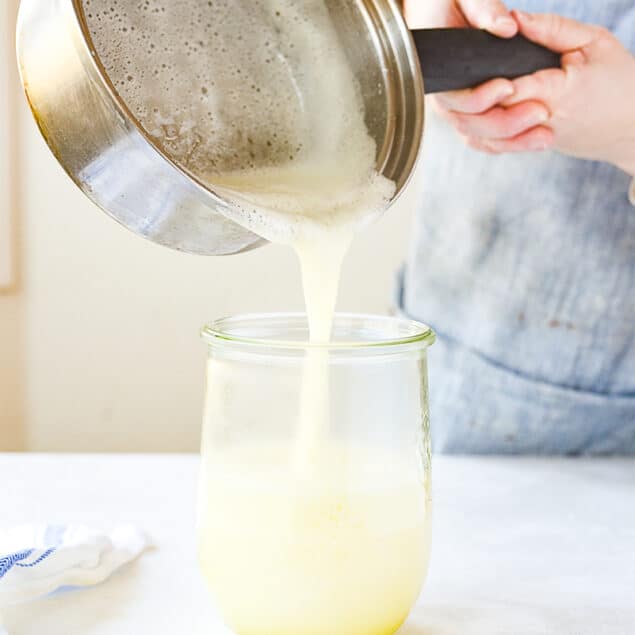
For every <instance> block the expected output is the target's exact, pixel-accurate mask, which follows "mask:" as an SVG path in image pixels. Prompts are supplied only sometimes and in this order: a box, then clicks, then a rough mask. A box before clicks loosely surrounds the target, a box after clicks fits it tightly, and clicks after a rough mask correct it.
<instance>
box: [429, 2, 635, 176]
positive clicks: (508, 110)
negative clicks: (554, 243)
mask: <svg viewBox="0 0 635 635" xmlns="http://www.w3.org/2000/svg"><path fill="white" fill-rule="evenodd" d="M512 15H513V16H514V18H515V20H516V21H517V23H518V25H519V30H520V32H521V33H522V34H523V35H525V37H527V38H529V39H530V40H533V41H535V42H537V43H539V44H541V45H543V46H546V47H548V48H551V49H552V50H555V51H558V52H560V53H563V58H562V68H561V69H552V70H547V71H540V72H538V73H535V74H534V75H529V76H526V77H522V78H519V79H517V80H515V81H514V82H511V83H510V84H509V85H505V84H503V83H500V82H502V81H504V80H494V82H488V83H487V84H483V85H482V86H479V87H477V88H476V89H473V90H465V91H456V92H452V93H446V94H444V95H440V96H439V97H438V99H437V104H438V106H439V108H440V110H441V113H442V115H443V116H444V117H445V118H446V119H448V120H449V121H450V122H451V123H452V124H453V125H454V126H455V128H457V130H458V131H459V133H460V134H461V135H462V136H463V137H464V138H465V140H466V142H467V143H469V145H471V146H472V147H474V148H476V149H479V150H483V151H485V152H490V153H495V154H497V153H503V152H527V151H539V150H547V149H549V148H554V149H556V150H559V151H560V152H563V153H565V154H569V155H571V156H575V157H579V158H585V159H592V160H597V161H605V162H608V163H612V164H614V165H616V166H618V167H620V168H621V169H623V170H624V171H626V172H628V173H630V174H632V175H634V176H635V108H634V107H633V103H635V57H633V55H632V54H631V53H630V52H629V51H628V50H627V49H626V48H625V47H624V46H622V44H621V43H620V42H619V40H617V38H615V37H614V36H613V35H612V34H611V33H610V32H609V31H607V30H606V29H603V28H600V27H596V26H590V25H585V24H582V23H580V22H576V21H573V20H568V19H565V18H562V17H559V16H555V15H529V14H525V13H520V12H513V14H512ZM504 91H509V94H508V95H507V96H502V95H501V93H502V92H504Z"/></svg>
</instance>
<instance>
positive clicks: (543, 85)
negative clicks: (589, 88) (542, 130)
mask: <svg viewBox="0 0 635 635" xmlns="http://www.w3.org/2000/svg"><path fill="white" fill-rule="evenodd" d="M566 82H567V74H566V72H565V71H564V70H562V69H561V68H553V69H549V70H546V71H538V72H537V73H534V74H533V75H525V76H524V77H519V78H518V79H515V80H514V81H513V87H514V93H513V95H511V96H510V97H508V98H507V99H505V100H504V101H503V102H502V103H503V106H513V105H515V104H520V103H522V102H524V101H542V102H543V103H546V104H548V103H554V102H555V103H557V101H558V99H559V98H560V95H561V94H562V93H563V92H564V90H565V89H566Z"/></svg>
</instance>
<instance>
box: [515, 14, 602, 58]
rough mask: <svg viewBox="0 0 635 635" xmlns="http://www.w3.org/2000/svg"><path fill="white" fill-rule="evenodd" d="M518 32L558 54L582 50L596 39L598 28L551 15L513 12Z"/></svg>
mask: <svg viewBox="0 0 635 635" xmlns="http://www.w3.org/2000/svg"><path fill="white" fill-rule="evenodd" d="M513 15H514V17H515V18H516V20H517V21H518V24H519V25H520V32H521V33H522V34H523V35H524V36H525V37H526V38H528V39H529V40H531V41H532V42H535V43H536V44H541V45H542V46H546V47H547V48H549V49H551V50H552V51H556V52H558V53H567V52H568V51H575V50H576V49H581V48H584V47H585V46H588V45H589V44H591V43H592V42H593V41H594V40H596V39H597V38H598V35H599V31H600V29H599V27H597V26H592V25H590V24H584V23H583V22H577V21H576V20H570V19H569V18H563V17H562V16H559V15H554V14H551V13H525V12H523V11H514V12H513Z"/></svg>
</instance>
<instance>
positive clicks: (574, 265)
mask: <svg viewBox="0 0 635 635" xmlns="http://www.w3.org/2000/svg"><path fill="white" fill-rule="evenodd" d="M514 5H515V6H516V8H519V9H524V10H527V11H541V12H542V11H545V12H554V13H559V14H561V15H567V16H570V17H572V18H575V19H578V20H582V21H585V22H591V23H595V24H601V25H604V26H606V27H608V28H609V29H611V30H612V31H613V33H614V34H615V35H616V36H617V37H618V38H619V39H620V40H621V41H622V43H623V44H624V45H626V46H627V47H628V48H629V49H630V50H631V51H632V52H634V53H635V4H634V3H633V0H604V1H601V2H600V1H598V0H551V1H550V0H519V1H518V2H515V3H514ZM633 81H635V77H634V78H633ZM633 108H635V104H633ZM428 113H429V111H428ZM424 145H425V152H424V159H423V160H424V166H423V171H424V175H425V184H426V187H425V190H424V194H423V196H422V200H421V203H420V209H419V210H418V214H417V222H416V231H415V238H414V244H413V247H412V251H411V254H410V258H409V261H408V264H407V266H406V268H405V271H404V275H403V286H402V289H401V296H400V300H401V308H402V310H403V312H404V313H406V314H407V315H409V316H412V317H414V318H416V319H419V320H422V321H425V322H427V323H429V324H430V325H431V326H433V327H434V328H435V329H436V330H437V332H438V335H439V343H438V346H437V347H435V348H434V349H432V350H431V352H430V390H431V410H432V425H433V438H434V445H435V449H436V451H438V452H446V453H504V454H511V453H538V454H615V453H621V454H635V207H633V205H632V204H631V202H630V201H629V198H628V193H629V187H630V185H631V180H632V179H631V177H630V176H629V175H627V174H625V173H623V172H621V171H620V170H619V169H617V168H615V167H613V166H611V165H608V164H602V163H595V162H591V161H582V160H578V159H573V158H569V157H565V156H563V155H560V154H557V153H555V152H554V153H533V154H524V155H503V156H497V157H492V156H489V155H485V154H481V153H478V152H476V151H473V150H471V149H469V148H467V147H465V146H464V144H463V143H462V142H461V141H460V140H459V138H458V136H457V135H456V134H455V133H454V132H453V131H452V130H451V129H450V128H449V127H448V126H447V125H446V124H444V123H442V122H440V121H437V120H433V121H432V122H430V123H429V125H428V126H427V131H426V137H425V140H424Z"/></svg>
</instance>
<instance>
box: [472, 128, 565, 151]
mask: <svg viewBox="0 0 635 635" xmlns="http://www.w3.org/2000/svg"><path fill="white" fill-rule="evenodd" d="M467 143H468V145H469V146H470V147H471V148H473V149H474V150H480V151H481V152H487V153H488V154H503V153H508V152H510V153H518V152H544V151H545V150H549V148H551V147H552V146H553V143H554V133H553V130H551V129H550V128H547V127H545V126H537V127H536V128H532V129H531V130H527V131H526V132H523V133H522V134H520V135H517V136H516V137H514V138H512V139H499V140H494V139H477V138H468V139H467Z"/></svg>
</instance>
